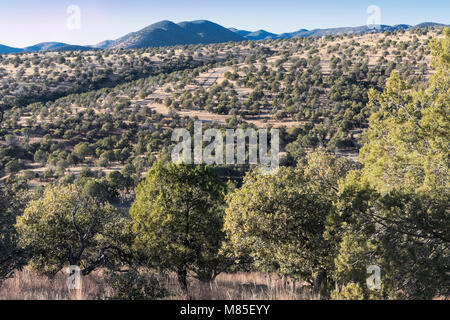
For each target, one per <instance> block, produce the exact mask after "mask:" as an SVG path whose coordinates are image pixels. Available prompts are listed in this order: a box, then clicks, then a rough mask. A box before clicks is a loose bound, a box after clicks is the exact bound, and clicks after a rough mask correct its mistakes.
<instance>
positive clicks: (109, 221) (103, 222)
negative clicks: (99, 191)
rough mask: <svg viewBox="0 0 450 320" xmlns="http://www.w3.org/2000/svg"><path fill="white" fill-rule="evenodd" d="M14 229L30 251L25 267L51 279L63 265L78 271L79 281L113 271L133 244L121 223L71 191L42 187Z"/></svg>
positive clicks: (116, 216) (118, 217)
mask: <svg viewBox="0 0 450 320" xmlns="http://www.w3.org/2000/svg"><path fill="white" fill-rule="evenodd" d="M16 228H17V231H18V233H19V237H20V244H21V246H22V247H29V248H31V249H32V250H33V257H32V259H31V261H30V265H31V266H32V267H33V268H34V269H36V270H38V271H39V272H42V273H46V274H50V275H54V274H56V273H57V272H58V271H60V270H61V269H62V268H63V267H64V266H65V265H66V264H69V265H77V266H79V267H80V268H81V271H82V274H83V275H87V274H89V273H90V272H92V271H93V270H95V269H96V268H98V267H100V266H105V267H111V268H113V267H115V265H116V264H117V263H119V262H124V261H127V259H128V258H129V256H130V251H129V246H130V245H131V242H132V241H133V237H132V232H131V224H129V220H128V219H127V218H126V217H124V216H121V215H120V214H119V213H118V212H117V211H116V210H114V209H113V208H112V207H111V206H110V205H108V204H101V203H98V202H97V201H96V200H95V199H94V198H92V197H90V196H87V195H85V194H84V193H83V192H82V191H81V190H80V189H79V188H78V187H76V186H74V185H69V186H55V187H52V186H49V187H47V188H46V189H45V191H44V194H43V195H42V197H40V198H39V199H37V200H33V201H30V203H29V204H28V205H27V208H26V209H25V212H24V214H23V215H22V216H20V217H18V219H17V224H16Z"/></svg>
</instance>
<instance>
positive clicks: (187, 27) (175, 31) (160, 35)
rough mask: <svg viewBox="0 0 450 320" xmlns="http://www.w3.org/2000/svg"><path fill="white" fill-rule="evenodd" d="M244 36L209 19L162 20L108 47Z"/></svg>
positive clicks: (192, 42)
mask: <svg viewBox="0 0 450 320" xmlns="http://www.w3.org/2000/svg"><path fill="white" fill-rule="evenodd" d="M243 40H245V38H244V37H242V36H240V35H239V34H236V33H234V32H233V31H230V30H228V29H226V28H224V27H222V26H220V25H218V24H216V23H213V22H210V21H207V20H198V21H192V22H180V23H178V24H176V23H173V22H171V21H166V20H165V21H160V22H157V23H155V24H152V25H150V26H148V27H146V28H144V29H142V30H139V31H137V32H132V33H129V34H127V35H125V36H123V37H122V38H119V39H117V40H115V41H113V42H112V43H110V44H109V45H108V46H107V47H106V48H108V49H109V48H113V49H118V48H123V49H132V48H145V47H160V46H171V45H184V44H211V43H219V42H228V41H243Z"/></svg>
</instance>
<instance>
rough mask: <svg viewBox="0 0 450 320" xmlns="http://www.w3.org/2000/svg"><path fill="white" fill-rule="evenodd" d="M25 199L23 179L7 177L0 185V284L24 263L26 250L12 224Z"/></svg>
mask: <svg viewBox="0 0 450 320" xmlns="http://www.w3.org/2000/svg"><path fill="white" fill-rule="evenodd" d="M27 201H28V187H27V184H26V182H25V181H18V180H16V179H15V178H9V179H8V180H7V181H6V184H4V185H0V286H1V283H2V281H3V280H5V279H7V278H9V277H10V276H12V275H13V273H14V271H15V270H16V269H18V268H21V267H22V266H23V265H24V264H25V263H26V258H27V250H24V249H21V248H20V247H19V244H18V240H19V238H18V234H17V230H16V228H15V227H14V224H15V221H16V217H17V216H18V215H19V214H20V213H21V212H23V210H24V207H25V204H26V203H27Z"/></svg>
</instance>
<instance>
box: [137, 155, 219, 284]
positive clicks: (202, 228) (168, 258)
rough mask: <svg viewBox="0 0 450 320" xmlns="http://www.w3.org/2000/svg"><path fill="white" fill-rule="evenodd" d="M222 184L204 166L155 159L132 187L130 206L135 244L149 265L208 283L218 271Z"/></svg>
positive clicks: (184, 281)
mask: <svg viewBox="0 0 450 320" xmlns="http://www.w3.org/2000/svg"><path fill="white" fill-rule="evenodd" d="M224 192H225V185H224V184H223V183H222V182H221V181H220V180H219V179H218V178H217V176H216V175H215V174H214V173H213V172H212V171H211V170H210V169H209V168H207V167H203V166H187V165H175V164H172V163H166V164H162V163H161V162H157V163H155V164H154V165H153V167H152V168H151V170H150V171H149V172H148V173H147V176H146V178H145V180H144V181H143V182H142V183H140V184H139V186H138V187H137V189H136V201H135V202H134V203H133V206H132V207H131V210H130V214H131V217H132V219H133V222H134V225H133V230H134V231H135V233H136V237H137V238H136V247H137V249H139V250H140V251H142V252H144V254H145V255H146V256H147V257H148V259H149V261H150V265H149V266H151V267H158V268H160V269H169V270H173V271H175V272H177V274H178V280H179V283H180V285H181V287H182V289H183V290H184V291H185V292H186V293H187V290H188V283H187V276H188V272H190V271H192V272H193V273H194V274H195V276H196V277H197V278H199V279H200V280H203V281H208V280H211V279H213V278H215V276H217V274H218V273H219V272H220V271H221V270H220V266H221V257H220V256H219V254H218V251H219V248H220V246H221V244H222V240H223V238H224V234H223V232H222V226H223V211H224Z"/></svg>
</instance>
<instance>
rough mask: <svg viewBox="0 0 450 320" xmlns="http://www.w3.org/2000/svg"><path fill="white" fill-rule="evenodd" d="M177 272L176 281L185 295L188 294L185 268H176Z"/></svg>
mask: <svg viewBox="0 0 450 320" xmlns="http://www.w3.org/2000/svg"><path fill="white" fill-rule="evenodd" d="M177 274H178V283H179V284H180V287H181V289H182V290H183V292H184V293H185V294H186V295H188V283H187V270H186V269H181V270H178V272H177Z"/></svg>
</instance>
